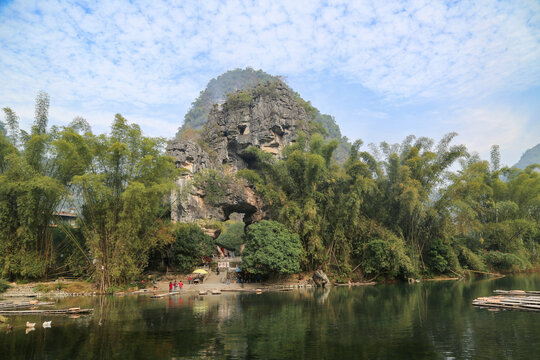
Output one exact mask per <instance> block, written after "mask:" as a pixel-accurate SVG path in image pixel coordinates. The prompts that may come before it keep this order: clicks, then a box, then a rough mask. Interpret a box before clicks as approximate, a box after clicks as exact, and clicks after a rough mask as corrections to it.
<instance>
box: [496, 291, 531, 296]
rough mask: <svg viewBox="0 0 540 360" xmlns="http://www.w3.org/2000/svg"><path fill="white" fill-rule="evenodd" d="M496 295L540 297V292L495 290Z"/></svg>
mask: <svg viewBox="0 0 540 360" xmlns="http://www.w3.org/2000/svg"><path fill="white" fill-rule="evenodd" d="M493 292H494V293H495V294H499V295H511V296H516V295H517V296H529V295H532V296H535V295H538V296H540V291H523V290H493Z"/></svg>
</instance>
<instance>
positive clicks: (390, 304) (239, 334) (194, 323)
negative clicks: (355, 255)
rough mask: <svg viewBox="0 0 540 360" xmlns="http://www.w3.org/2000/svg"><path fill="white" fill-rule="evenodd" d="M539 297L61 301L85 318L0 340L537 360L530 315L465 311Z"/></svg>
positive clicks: (444, 285) (87, 347) (533, 284)
mask: <svg viewBox="0 0 540 360" xmlns="http://www.w3.org/2000/svg"><path fill="white" fill-rule="evenodd" d="M496 288H498V289H524V290H533V289H540V276H538V275H535V274H533V275H518V276H514V277H507V278H503V279H498V280H494V281H485V280H477V281H459V282H432V283H421V284H413V285H408V284H392V285H377V286H369V287H357V288H341V287H340V288H328V289H307V290H299V291H291V292H286V293H282V292H276V293H263V294H262V295H256V294H242V295H238V294H224V295H221V296H211V295H209V296H205V297H199V296H188V295H185V294H184V295H183V296H173V297H170V298H168V299H150V298H149V297H148V296H126V297H119V296H107V297H90V298H69V299H62V300H60V304H59V306H61V307H72V306H79V307H85V308H87V307H92V308H94V309H95V313H94V315H92V316H82V317H80V318H78V319H69V318H64V317H55V318H54V320H53V326H52V328H50V329H46V330H44V329H43V328H41V327H39V326H38V327H37V328H36V331H32V332H30V333H28V334H25V331H24V330H25V326H24V324H25V322H26V321H30V322H36V323H38V324H41V323H42V322H43V321H45V320H50V319H49V318H46V317H41V316H31V317H22V316H20V317H15V318H11V319H10V322H11V323H12V324H14V325H15V329H14V330H13V332H12V333H8V334H2V335H0V352H1V353H2V358H6V359H35V358H44V357H47V358H54V359H109V358H124V359H125V358H128V359H129V358H152V359H168V358H184V357H187V358H204V357H209V358H210V357H211V358H228V359H229V358H232V359H235V358H261V359H267V358H280V359H283V358H291V359H292V358H294V359H302V358H303V359H315V358H327V359H336V358H337V359H344V358H356V359H358V358H370V359H373V358H396V357H397V358H402V359H403V358H414V359H422V358H440V357H455V358H477V357H482V358H490V359H496V358H505V357H513V358H535V357H536V355H537V354H538V353H540V328H539V327H538V326H537V324H538V320H539V319H538V315H537V314H536V313H526V312H511V311H503V312H490V311H487V310H485V309H478V308H473V307H472V306H471V301H472V300H473V299H474V298H477V297H480V296H486V295H490V294H491V293H492V291H493V290H494V289H496Z"/></svg>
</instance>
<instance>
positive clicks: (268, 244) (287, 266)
mask: <svg viewBox="0 0 540 360" xmlns="http://www.w3.org/2000/svg"><path fill="white" fill-rule="evenodd" d="M301 256H302V245H301V243H300V239H299V237H298V235H296V234H293V233H291V232H290V231H288V230H287V228H286V227H285V226H284V225H283V224H280V223H278V222H275V221H268V220H263V221H261V222H259V223H256V224H252V225H250V226H249V227H248V230H247V233H246V247H245V249H244V253H243V256H242V268H243V269H245V270H247V271H248V272H249V273H252V274H294V273H297V272H299V271H300V262H299V261H300V258H301Z"/></svg>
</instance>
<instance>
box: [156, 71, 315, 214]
mask: <svg viewBox="0 0 540 360" xmlns="http://www.w3.org/2000/svg"><path fill="white" fill-rule="evenodd" d="M309 124H310V117H309V116H308V114H307V113H306V111H305V109H304V107H302V103H301V102H300V101H299V99H298V96H297V95H295V94H294V93H293V92H292V91H291V90H290V89H289V88H288V87H287V86H286V85H285V84H284V83H282V82H280V81H274V82H269V83H265V84H263V85H259V86H258V87H256V88H254V89H251V90H243V91H239V92H236V93H233V94H230V95H229V97H228V99H227V101H226V102H225V103H224V104H222V105H219V106H217V105H216V106H215V107H214V109H213V110H212V111H211V112H210V115H209V116H208V121H207V122H206V124H205V125H204V127H203V128H202V129H201V130H200V131H195V130H193V129H187V130H185V131H184V133H182V134H181V135H180V136H178V137H177V138H176V139H175V140H172V141H171V142H170V143H169V146H168V149H167V151H168V154H169V155H170V156H172V157H174V158H175V160H176V166H177V167H178V168H183V169H185V170H184V175H182V176H181V177H180V178H179V179H178V180H177V185H178V189H177V191H175V192H174V194H173V198H172V199H171V200H172V202H173V211H172V218H173V220H175V221H183V222H191V221H196V220H198V219H215V220H219V221H223V220H227V219H228V217H229V215H230V214H231V213H243V214H245V218H244V221H245V222H247V223H250V222H251V221H257V220H260V219H262V218H263V217H264V209H263V204H262V202H261V200H260V199H259V198H258V197H257V195H256V194H255V191H254V189H252V188H251V187H250V186H249V185H248V184H247V183H246V182H245V181H243V180H239V179H236V178H235V177H234V174H235V173H236V172H237V171H238V170H241V169H244V168H249V166H250V161H251V160H252V158H251V156H250V153H249V152H247V151H246V150H247V149H248V148H249V147H250V146H255V147H258V148H260V149H262V150H263V151H265V152H268V153H270V154H272V155H273V156H275V157H277V158H279V157H280V156H281V154H282V150H283V149H284V148H285V147H286V146H288V145H290V144H291V143H294V142H295V141H296V138H297V135H298V133H299V132H300V131H303V132H304V133H306V134H307V133H308V130H309V128H308V126H309ZM220 186H221V188H222V189H221V190H220V189H219V188H220ZM216 189H217V190H216ZM210 190H212V191H213V193H210Z"/></svg>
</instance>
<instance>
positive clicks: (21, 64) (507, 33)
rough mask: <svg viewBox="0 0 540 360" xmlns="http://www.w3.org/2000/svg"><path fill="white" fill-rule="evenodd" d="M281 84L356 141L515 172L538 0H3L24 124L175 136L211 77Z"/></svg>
mask: <svg viewBox="0 0 540 360" xmlns="http://www.w3.org/2000/svg"><path fill="white" fill-rule="evenodd" d="M247 66H250V67H252V68H254V69H262V70H264V71H266V72H268V73H270V74H273V75H281V76H284V77H285V78H286V79H287V82H288V84H289V85H290V86H291V87H292V88H293V89H294V90H296V91H298V92H299V93H300V94H301V96H302V97H303V98H304V99H307V100H310V101H311V102H312V104H313V105H314V106H315V107H317V108H319V109H320V110H321V112H323V113H328V114H331V115H333V116H334V117H335V119H336V122H337V123H338V125H339V126H340V128H341V130H342V133H343V135H345V136H347V137H348V138H349V139H351V140H356V139H359V138H361V139H362V140H363V141H364V143H366V144H367V143H376V144H378V143H380V142H381V141H387V142H390V143H395V142H401V141H402V140H403V139H404V138H405V137H406V136H407V135H409V134H414V135H416V136H428V137H432V138H434V139H435V140H438V139H440V138H441V137H442V136H443V135H444V134H445V133H448V132H453V131H455V132H457V133H458V134H459V136H458V137H457V138H456V139H455V141H454V142H455V143H462V144H465V145H467V147H468V149H470V150H471V151H476V152H478V153H479V154H480V155H481V156H482V157H483V158H486V159H487V158H488V157H489V149H490V147H491V146H492V145H494V144H497V145H499V146H500V149H501V157H502V163H503V164H507V165H513V164H514V163H516V162H517V161H518V160H519V157H520V156H521V154H522V153H523V152H524V151H525V150H526V149H528V148H531V147H533V146H534V145H536V144H538V143H540V1H538V0H522V1H520V0H515V1H495V0H478V1H457V0H456V1H376V0H375V1H369V0H366V1H316V0H308V1H303V0H293V1H291V0H286V1H277V0H274V1H212V0H205V1H186V0H180V1H174V0H153V1H135V0H132V1H125V0H115V1H80V0H77V1H58V0H47V1H43V0H40V1H32V0H20V1H17V0H14V1H6V0H0V107H6V106H7V107H10V108H12V109H13V110H14V111H15V112H16V113H17V114H18V115H19V117H20V121H21V127H22V128H29V127H30V124H31V123H32V121H33V113H34V100H35V97H36V95H37V93H38V91H40V90H43V91H45V92H47V93H48V94H49V95H50V97H51V107H50V112H49V113H50V123H51V124H56V125H67V124H68V123H69V122H70V121H71V120H72V119H73V118H74V117H76V116H82V117H84V118H86V119H87V120H88V121H89V123H90V124H91V125H92V127H93V129H94V132H106V131H108V129H109V127H110V124H111V123H112V120H113V118H114V114H116V113H121V114H122V115H123V116H124V117H126V118H127V119H128V120H129V121H131V122H136V123H138V124H139V125H140V126H141V128H142V129H143V131H144V133H145V134H146V135H150V136H163V137H166V138H171V137H173V136H174V134H175V133H176V130H177V128H178V127H179V126H180V125H181V124H182V122H183V118H184V115H185V113H186V112H187V111H188V109H189V106H190V104H191V102H192V101H193V100H194V99H195V98H196V97H197V96H198V94H199V92H200V91H201V90H203V89H204V88H205V86H206V84H207V83H208V81H209V80H210V79H211V78H214V77H217V76H218V75H220V74H221V73H223V72H225V71H227V70H231V69H235V68H245V67H247Z"/></svg>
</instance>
